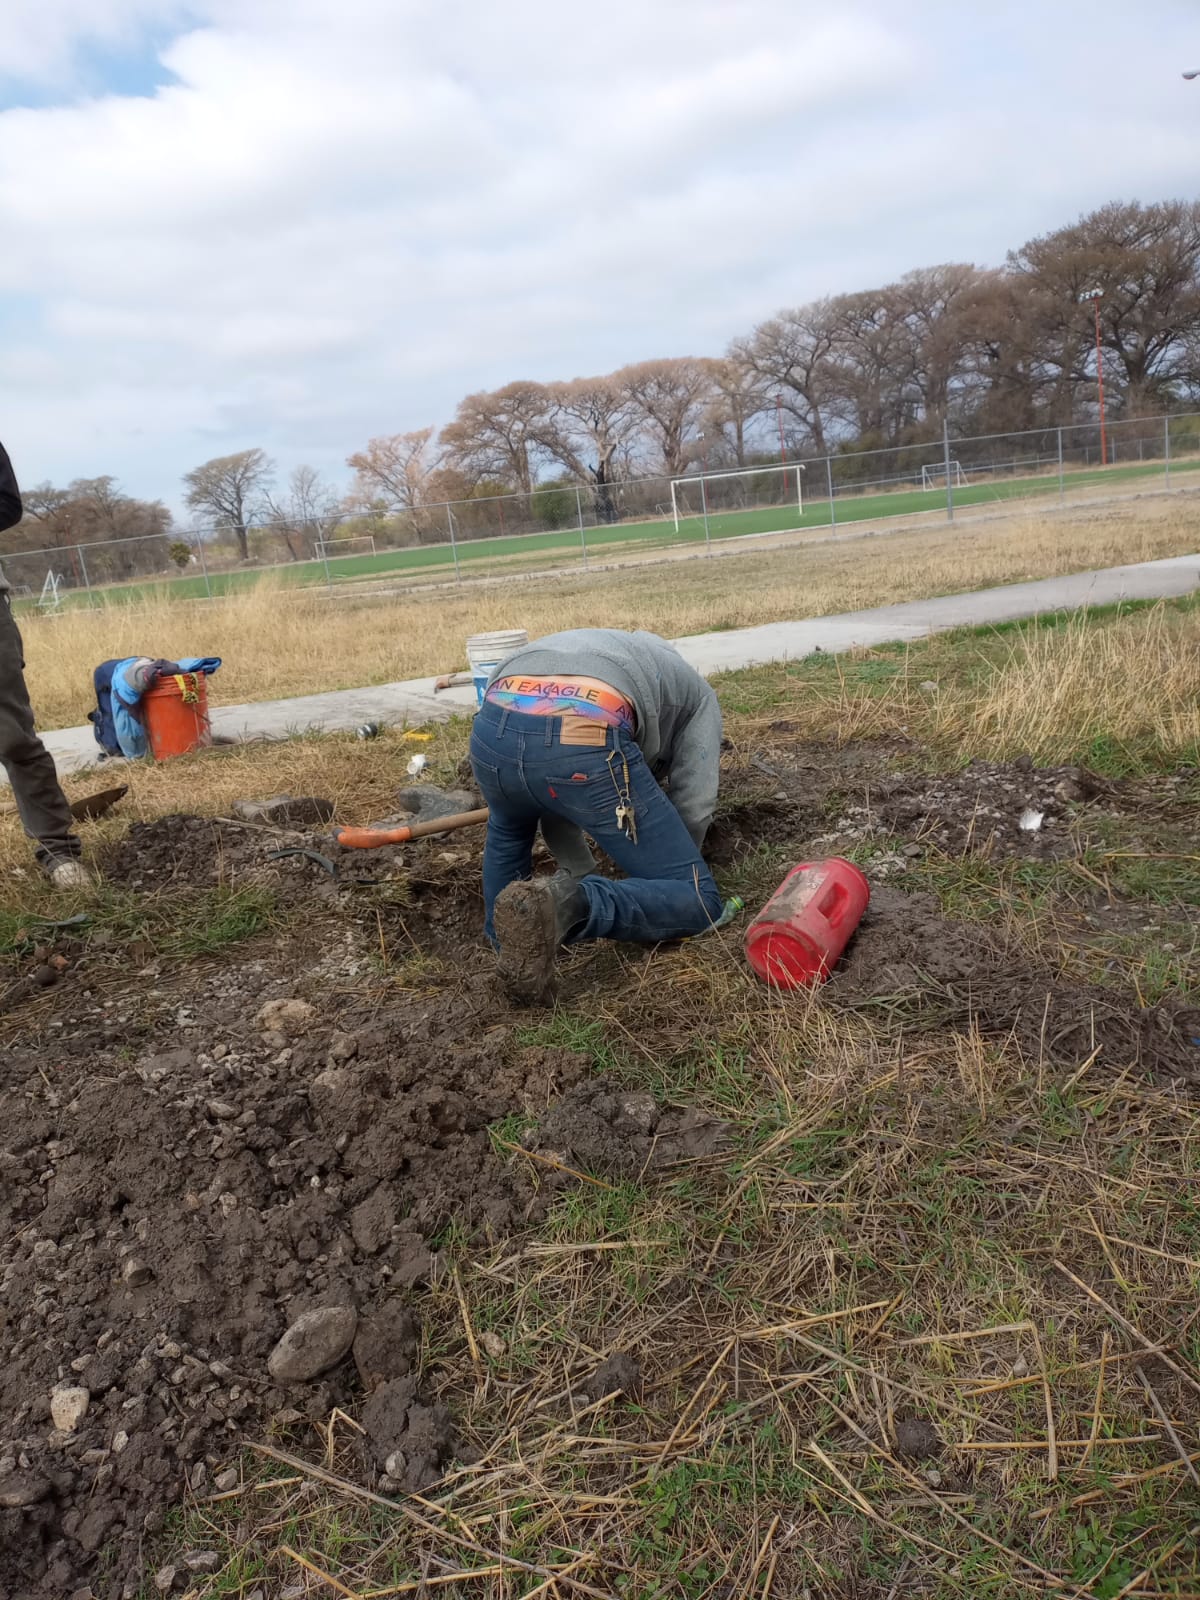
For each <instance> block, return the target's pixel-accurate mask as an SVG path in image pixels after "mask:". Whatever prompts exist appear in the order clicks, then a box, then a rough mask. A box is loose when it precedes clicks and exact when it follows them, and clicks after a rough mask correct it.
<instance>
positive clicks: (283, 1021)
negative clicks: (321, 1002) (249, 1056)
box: [254, 999, 317, 1038]
mask: <svg viewBox="0 0 1200 1600" xmlns="http://www.w3.org/2000/svg"><path fill="white" fill-rule="evenodd" d="M316 1017H317V1013H316V1008H315V1007H313V1006H310V1005H309V1003H308V1001H307V1000H295V999H293V1000H268V1001H267V1003H266V1005H264V1006H262V1007H261V1009H260V1010H259V1013H258V1016H257V1017H256V1018H255V1019H254V1020H255V1024H256V1026H257V1027H258V1028H259V1029H261V1030H262V1032H263V1033H270V1034H276V1033H281V1034H284V1035H285V1036H287V1037H290V1038H297V1037H299V1035H300V1034H302V1033H307V1032H308V1030H309V1029H310V1028H311V1027H312V1025H313V1023H314V1022H315V1021H316Z"/></svg>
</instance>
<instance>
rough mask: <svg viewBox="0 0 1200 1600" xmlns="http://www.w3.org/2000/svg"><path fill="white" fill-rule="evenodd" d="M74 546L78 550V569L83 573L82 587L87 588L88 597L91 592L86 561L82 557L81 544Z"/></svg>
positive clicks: (90, 581)
mask: <svg viewBox="0 0 1200 1600" xmlns="http://www.w3.org/2000/svg"><path fill="white" fill-rule="evenodd" d="M75 548H76V550H77V551H78V552H79V570H80V572H82V573H83V587H84V588H85V589H86V590H87V592H88V595H89V597H90V595H91V592H92V580H91V579H90V578H89V577H88V569H87V562H86V561H85V560H84V559H83V546H82V545H81V544H77V545H76V546H75ZM89 604H90V599H89Z"/></svg>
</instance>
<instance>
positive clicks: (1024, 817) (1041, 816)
mask: <svg viewBox="0 0 1200 1600" xmlns="http://www.w3.org/2000/svg"><path fill="white" fill-rule="evenodd" d="M1045 820H1046V813H1045V812H1044V811H1035V810H1034V809H1033V807H1032V806H1026V808H1025V810H1024V811H1022V813H1021V816H1020V819H1019V822H1018V826H1019V828H1020V829H1021V832H1022V833H1036V832H1037V831H1038V829H1039V828H1040V827H1041V825H1042V823H1043V822H1045Z"/></svg>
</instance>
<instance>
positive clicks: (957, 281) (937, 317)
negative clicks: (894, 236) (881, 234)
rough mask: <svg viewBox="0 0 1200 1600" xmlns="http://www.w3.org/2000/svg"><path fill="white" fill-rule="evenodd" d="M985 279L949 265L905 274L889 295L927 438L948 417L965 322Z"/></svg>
mask: <svg viewBox="0 0 1200 1600" xmlns="http://www.w3.org/2000/svg"><path fill="white" fill-rule="evenodd" d="M983 276H984V274H983V273H981V272H979V271H978V269H977V268H975V267H974V266H970V265H965V264H962V263H958V262H950V263H948V264H946V265H945V266H940V267H923V268H921V269H920V270H918V271H916V272H909V273H906V274H905V276H904V277H903V278H901V280H900V282H899V283H898V284H896V285H895V286H894V287H893V288H892V289H891V290H890V291H889V298H890V301H891V304H892V307H893V309H894V314H895V316H896V317H897V318H898V319H899V329H898V339H899V343H900V344H901V346H902V347H903V348H904V355H903V357H902V364H903V366H904V368H905V369H906V373H907V379H908V385H909V388H910V393H915V395H916V398H917V401H918V405H919V409H920V420H921V421H922V422H924V424H925V425H926V428H927V430H928V431H929V432H931V433H932V432H933V431H934V430H936V429H937V428H940V427H941V425H942V422H943V420H944V418H946V417H947V416H948V415H949V411H950V402H951V399H952V397H953V395H954V393H955V391H956V388H957V387H958V386H959V385H960V384H961V383H962V382H963V381H964V379H965V377H966V370H967V343H968V341H967V328H966V319H967V317H968V315H969V314H970V312H971V310H972V309H973V307H974V303H975V295H976V292H977V290H978V288H979V285H980V282H981V280H982V278H983Z"/></svg>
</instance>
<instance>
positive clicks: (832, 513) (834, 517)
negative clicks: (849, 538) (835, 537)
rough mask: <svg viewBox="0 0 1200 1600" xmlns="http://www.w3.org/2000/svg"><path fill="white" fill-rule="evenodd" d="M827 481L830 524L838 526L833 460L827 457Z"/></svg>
mask: <svg viewBox="0 0 1200 1600" xmlns="http://www.w3.org/2000/svg"><path fill="white" fill-rule="evenodd" d="M825 482H826V483H827V484H828V485H829V526H830V527H831V528H836V527H837V512H836V510H835V509H834V505H833V462H832V461H831V460H830V459H829V457H828V456H826V457H825Z"/></svg>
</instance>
